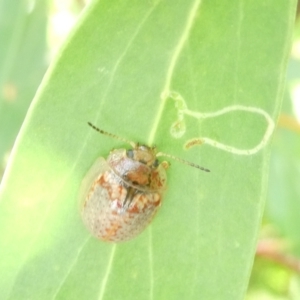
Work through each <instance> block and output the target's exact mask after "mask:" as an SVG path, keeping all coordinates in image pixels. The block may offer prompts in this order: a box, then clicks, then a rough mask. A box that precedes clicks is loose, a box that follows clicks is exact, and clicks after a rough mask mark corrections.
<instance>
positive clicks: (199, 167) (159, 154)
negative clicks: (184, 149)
mask: <svg viewBox="0 0 300 300" xmlns="http://www.w3.org/2000/svg"><path fill="white" fill-rule="evenodd" d="M156 156H165V157H168V158H171V159H174V160H176V161H179V162H181V163H183V164H185V165H188V166H191V167H194V168H197V169H200V170H201V171H204V172H210V170H209V169H206V168H203V167H201V166H199V165H197V164H194V163H192V162H189V161H187V160H185V159H182V158H179V157H176V156H173V155H171V154H167V153H163V152H158V153H157V154H156Z"/></svg>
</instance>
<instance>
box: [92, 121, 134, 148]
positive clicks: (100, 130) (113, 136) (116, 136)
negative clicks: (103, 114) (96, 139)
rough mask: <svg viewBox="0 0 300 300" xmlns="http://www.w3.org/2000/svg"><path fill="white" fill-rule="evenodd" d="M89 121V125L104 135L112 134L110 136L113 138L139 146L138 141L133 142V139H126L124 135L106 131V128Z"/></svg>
mask: <svg viewBox="0 0 300 300" xmlns="http://www.w3.org/2000/svg"><path fill="white" fill-rule="evenodd" d="M87 123H88V125H89V126H91V127H92V128H93V129H94V130H96V131H98V132H99V133H101V134H104V135H107V136H110V137H111V138H113V139H116V140H119V141H122V142H125V143H127V144H129V145H131V146H132V147H133V148H136V146H137V144H136V143H134V142H132V141H129V140H127V139H124V138H122V137H120V136H118V135H115V134H113V133H110V132H107V131H104V130H102V129H100V128H98V127H96V126H95V125H93V124H92V123H91V122H87Z"/></svg>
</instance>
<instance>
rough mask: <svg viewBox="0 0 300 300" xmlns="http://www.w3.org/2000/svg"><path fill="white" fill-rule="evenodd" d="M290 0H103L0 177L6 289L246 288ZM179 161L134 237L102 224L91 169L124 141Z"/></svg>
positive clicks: (135, 292) (49, 294)
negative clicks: (82, 205) (88, 183)
mask: <svg viewBox="0 0 300 300" xmlns="http://www.w3.org/2000/svg"><path fill="white" fill-rule="evenodd" d="M294 13H295V1H293V0H290V1H287V0H280V1H277V2H276V3H274V1H271V0H266V1H258V0H255V1H251V2H249V1H237V0H235V1H229V0H226V1H222V3H221V2H220V1H211V0H210V1H208V0H203V1H199V0H184V1H183V0H181V1H176V2H174V1H138V0H132V1H124V0H123V1H108V0H102V1H95V2H93V3H92V4H91V5H90V6H89V7H88V8H87V10H86V11H85V12H84V14H83V15H82V17H81V19H80V21H79V23H78V25H77V28H76V29H75V31H74V32H73V34H72V35H71V37H70V38H69V40H68V41H67V42H66V44H65V46H64V48H63V49H62V51H61V53H60V54H59V55H58V57H57V59H56V61H55V63H54V64H53V65H52V67H51V68H50V69H49V71H48V73H47V75H46V77H45V78H44V80H43V83H42V85H41V86H40V88H39V90H38V93H37V95H36V97H35V99H34V102H33V104H32V106H31V108H30V111H29V113H28V115H27V118H26V121H25V123H24V125H23V127H22V130H21V133H20V135H19V138H18V140H17V143H16V146H15V148H14V151H13V155H12V158H11V161H10V164H9V168H8V170H7V172H6V174H5V178H4V181H3V184H2V187H1V202H0V214H1V215H0V235H1V243H2V244H3V245H2V246H1V247H0V249H1V250H0V251H1V252H0V254H1V257H2V258H5V259H3V260H2V261H1V264H0V270H1V271H0V278H1V281H0V283H1V286H0V289H1V294H2V297H3V299H148V298H149V299H230V300H232V299H243V297H244V294H245V290H246V288H247V284H248V280H249V274H250V271H251V267H252V261H253V256H254V251H255V245H256V239H257V232H258V228H259V226H260V221H261V215H262V211H263V207H264V201H265V197H266V190H267V174H268V166H269V156H270V139H271V136H272V133H273V130H274V126H275V123H276V120H277V117H278V114H279V110H280V105H281V99H282V93H283V86H284V77H285V69H286V62H287V57H288V53H289V47H290V40H291V29H292V26H293V20H294ZM88 121H90V122H92V123H94V124H95V125H96V126H98V127H100V128H102V129H104V130H106V131H109V132H112V133H114V134H117V135H119V136H121V137H124V138H126V139H129V140H133V141H139V142H141V143H145V144H150V145H153V144H155V145H156V146H157V148H158V150H159V151H163V152H166V153H169V154H172V155H176V156H178V157H180V158H183V159H186V160H188V161H191V162H194V163H197V164H200V165H203V166H205V167H207V168H209V169H210V170H211V173H209V174H208V173H204V172H201V171H199V170H198V169H195V168H191V167H189V166H187V165H183V164H180V163H178V162H176V161H171V163H172V165H171V167H170V168H169V169H168V190H167V191H166V194H165V199H164V203H163V205H162V207H161V209H160V211H159V212H158V215H157V217H156V218H155V220H154V221H153V223H152V224H151V226H149V227H148V229H147V230H146V231H145V232H144V233H142V234H141V235H140V236H139V237H137V238H136V239H134V240H132V241H130V242H127V243H124V244H117V245H112V244H106V243H103V242H100V241H98V240H96V239H94V238H92V237H91V236H90V235H89V233H88V232H87V231H86V229H85V228H84V226H83V224H82V221H81V219H80V214H79V203H78V201H79V200H78V193H79V188H80V184H81V181H82V179H83V178H84V175H85V173H86V172H87V171H88V169H89V168H90V166H91V165H92V164H93V162H94V161H95V160H96V159H97V157H99V156H103V157H106V156H107V155H108V153H109V151H110V150H111V149H112V148H124V147H128V145H126V144H124V143H122V142H119V141H116V140H113V139H111V138H109V137H106V136H102V135H99V134H98V133H96V132H95V131H93V130H92V129H91V128H89V127H88V126H87V122H88Z"/></svg>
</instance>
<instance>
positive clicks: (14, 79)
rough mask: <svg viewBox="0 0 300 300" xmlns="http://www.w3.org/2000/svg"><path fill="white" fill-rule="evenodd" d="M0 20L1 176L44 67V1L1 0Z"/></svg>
mask: <svg viewBox="0 0 300 300" xmlns="http://www.w3.org/2000/svg"><path fill="white" fill-rule="evenodd" d="M0 19H1V27H0V66H1V68H0V91H1V93H0V140H1V143H0V159H1V162H0V163H1V165H0V179H1V178H2V174H3V170H4V167H5V161H6V159H5V157H6V156H7V155H8V153H9V152H10V151H11V149H12V147H13V143H14V140H15V138H16V136H17V133H18V131H19V130H20V127H21V125H22V122H23V121H24V118H25V115H26V112H27V110H28V107H29V105H30V102H31V100H32V98H33V96H34V94H35V91H36V89H37V87H38V85H39V83H40V82H41V79H42V76H43V74H44V72H45V69H46V62H45V48H46V3H45V1H37V2H36V3H34V2H33V1H32V2H31V3H30V1H19V0H9V1H2V3H1V8H0Z"/></svg>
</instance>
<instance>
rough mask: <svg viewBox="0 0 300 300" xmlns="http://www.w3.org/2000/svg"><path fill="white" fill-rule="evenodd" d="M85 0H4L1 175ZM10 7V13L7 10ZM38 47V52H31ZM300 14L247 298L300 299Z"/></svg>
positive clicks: (0, 62) (0, 64)
mask: <svg viewBox="0 0 300 300" xmlns="http://www.w3.org/2000/svg"><path fill="white" fill-rule="evenodd" d="M87 2H88V1H84V0H61V1H59V0H56V1H54V0H52V1H36V2H35V1H21V2H20V1H19V0H10V1H2V4H1V6H2V7H1V9H0V24H1V25H0V88H1V94H0V97H1V98H0V157H1V164H0V178H2V176H3V173H4V171H5V166H6V164H7V162H8V157H9V154H10V152H11V150H12V147H13V144H14V141H15V139H16V137H17V134H18V131H19V129H20V127H21V126H22V122H23V120H24V118H25V115H26V113H27V111H28V108H29V106H30V103H31V100H32V99H33V97H34V95H35V92H36V90H37V89H38V86H39V84H40V82H41V80H42V78H43V75H44V73H45V71H46V69H47V67H48V66H49V64H50V62H51V59H52V58H53V57H54V56H55V53H56V51H57V49H58V48H59V47H60V45H61V43H62V42H63V41H64V39H65V38H66V37H67V35H68V33H69V31H70V29H71V28H72V27H73V25H74V24H75V23H76V18H77V16H78V15H79V13H80V12H81V10H82V9H83V8H84V6H85V5H86V4H87ZM3 14H5V18H4V15H3ZM33 54H34V55H33ZM299 178H300V20H299V13H298V18H297V20H296V24H295V31H294V41H293V45H292V49H291V58H290V62H289V66H288V71H287V84H286V92H285V97H284V101H283V107H282V113H281V116H280V119H279V123H278V125H277V129H276V133H275V135H274V138H273V150H272V157H271V161H270V176H269V194H268V199H267V205H266V210H265V217H264V223H263V224H262V228H261V238H260V240H259V243H258V248H257V255H256V260H255V263H254V267H253V272H252V276H251V280H250V285H249V289H248V294H247V299H248V300H252V299H258V300H260V299H300V276H299V275H300V182H299Z"/></svg>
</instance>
